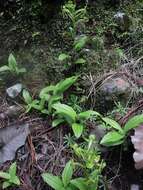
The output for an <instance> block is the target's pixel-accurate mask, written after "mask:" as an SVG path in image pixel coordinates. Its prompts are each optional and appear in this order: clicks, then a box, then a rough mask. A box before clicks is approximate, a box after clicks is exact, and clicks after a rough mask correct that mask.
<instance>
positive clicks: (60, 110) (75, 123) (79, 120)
mask: <svg viewBox="0 0 143 190" xmlns="http://www.w3.org/2000/svg"><path fill="white" fill-rule="evenodd" d="M53 108H54V109H55V110H56V113H55V115H56V116H57V119H56V120H54V121H53V126H54V127H55V126H57V125H59V124H60V123H63V122H67V123H68V124H69V125H70V126H71V128H72V130H73V132H74V135H75V136H76V138H79V137H80V136H81V135H82V133H83V130H84V128H85V123H86V121H87V120H88V119H90V118H91V117H100V114H99V113H98V112H96V111H92V110H88V111H85V112H80V113H79V114H78V113H76V111H75V110H74V109H73V108H72V107H71V106H68V105H66V104H61V103H56V104H54V105H53Z"/></svg>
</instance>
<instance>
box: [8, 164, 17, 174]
mask: <svg viewBox="0 0 143 190" xmlns="http://www.w3.org/2000/svg"><path fill="white" fill-rule="evenodd" d="M9 174H10V176H11V177H13V176H15V175H16V162H14V163H13V164H11V166H10V168H9Z"/></svg>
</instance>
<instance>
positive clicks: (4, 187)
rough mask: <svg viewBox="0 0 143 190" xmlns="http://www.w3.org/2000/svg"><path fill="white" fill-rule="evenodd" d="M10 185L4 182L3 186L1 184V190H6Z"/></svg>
mask: <svg viewBox="0 0 143 190" xmlns="http://www.w3.org/2000/svg"><path fill="white" fill-rule="evenodd" d="M11 185H12V184H11V183H9V182H8V181H4V182H3V184H2V189H6V188H8V187H10V186H11Z"/></svg>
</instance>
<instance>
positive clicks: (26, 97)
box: [22, 89, 32, 104]
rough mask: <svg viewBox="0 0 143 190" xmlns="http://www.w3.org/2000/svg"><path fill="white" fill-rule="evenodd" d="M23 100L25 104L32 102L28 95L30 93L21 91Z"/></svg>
mask: <svg viewBox="0 0 143 190" xmlns="http://www.w3.org/2000/svg"><path fill="white" fill-rule="evenodd" d="M22 93H23V98H24V101H25V102H26V103H27V104H30V103H31V102H32V97H31V95H30V93H29V92H28V91H27V90H25V89H24V90H23V92H22Z"/></svg>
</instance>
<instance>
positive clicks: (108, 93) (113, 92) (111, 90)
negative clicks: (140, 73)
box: [100, 77, 130, 100]
mask: <svg viewBox="0 0 143 190" xmlns="http://www.w3.org/2000/svg"><path fill="white" fill-rule="evenodd" d="M100 92H101V94H102V95H104V96H105V99H106V100H111V99H112V98H113V97H119V96H124V97H129V94H130V84H129V82H128V81H125V80H124V79H122V78H119V77H118V78H113V79H109V80H107V81H106V82H105V83H103V85H102V86H101V88H100Z"/></svg>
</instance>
